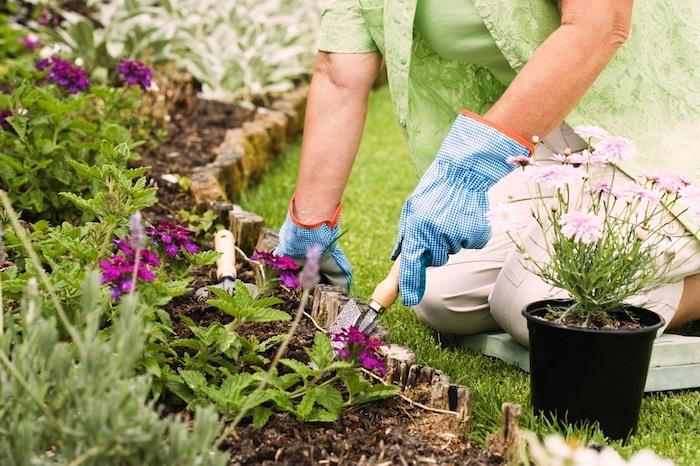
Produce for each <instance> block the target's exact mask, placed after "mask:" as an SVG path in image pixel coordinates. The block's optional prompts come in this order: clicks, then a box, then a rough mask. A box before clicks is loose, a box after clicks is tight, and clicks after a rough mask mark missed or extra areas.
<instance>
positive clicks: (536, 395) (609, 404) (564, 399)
mask: <svg viewBox="0 0 700 466" xmlns="http://www.w3.org/2000/svg"><path fill="white" fill-rule="evenodd" d="M568 304H570V301H565V300H547V301H538V302H535V303H532V304H530V305H528V306H527V307H526V308H525V309H523V311H522V314H523V315H524V316H525V318H526V319H527V327H528V331H529V335H530V396H531V400H532V407H533V409H534V411H535V414H542V415H544V416H545V417H547V418H548V419H550V420H556V422H558V423H560V424H562V425H565V424H572V425H576V424H579V425H580V424H587V425H593V424H594V423H597V424H598V425H599V426H600V428H601V430H602V431H603V432H604V433H605V435H606V436H608V437H609V438H611V439H626V438H627V437H628V436H629V435H631V434H633V433H634V432H635V430H636V428H637V422H638V421H639V408H640V406H641V403H642V395H643V394H644V385H645V384H646V378H647V372H648V370H649V359H650V358H651V349H652V345H653V343H654V338H656V332H657V330H658V329H659V328H661V326H662V325H663V324H664V319H663V318H662V317H661V316H659V315H658V314H655V313H654V312H651V311H649V310H647V309H642V308H638V307H631V306H630V307H627V308H626V311H627V312H628V313H630V315H632V316H634V318H635V320H637V321H638V322H639V323H640V324H641V328H636V329H613V330H607V329H606V330H597V329H589V328H580V327H573V326H566V325H562V324H557V323H554V322H550V321H548V320H545V319H543V318H542V316H544V315H545V314H546V313H547V307H548V306H552V307H555V308H561V307H566V306H567V305H568Z"/></svg>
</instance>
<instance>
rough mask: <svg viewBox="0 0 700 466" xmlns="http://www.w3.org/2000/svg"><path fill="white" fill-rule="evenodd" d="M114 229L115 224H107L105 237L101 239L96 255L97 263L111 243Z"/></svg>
mask: <svg viewBox="0 0 700 466" xmlns="http://www.w3.org/2000/svg"><path fill="white" fill-rule="evenodd" d="M115 228H116V223H114V222H109V223H107V232H106V234H105V237H104V238H103V239H102V244H101V245H100V250H99V251H98V253H97V260H98V261H99V260H100V258H101V257H103V256H104V254H105V251H106V250H107V246H108V245H109V244H110V243H111V242H112V234H114V229H115Z"/></svg>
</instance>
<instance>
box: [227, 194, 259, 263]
mask: <svg viewBox="0 0 700 466" xmlns="http://www.w3.org/2000/svg"><path fill="white" fill-rule="evenodd" d="M228 215H229V222H230V225H231V226H230V230H231V231H232V232H233V237H234V239H235V241H236V246H238V247H239V248H240V249H241V250H242V251H243V252H244V253H246V254H247V255H248V256H250V255H251V254H253V251H254V250H255V247H256V246H257V244H258V241H259V240H260V234H261V233H262V226H263V218H262V217H261V216H260V215H258V214H254V213H252V212H246V211H245V210H243V209H242V208H241V207H240V206H237V205H234V207H233V209H232V210H230V211H229V213H228Z"/></svg>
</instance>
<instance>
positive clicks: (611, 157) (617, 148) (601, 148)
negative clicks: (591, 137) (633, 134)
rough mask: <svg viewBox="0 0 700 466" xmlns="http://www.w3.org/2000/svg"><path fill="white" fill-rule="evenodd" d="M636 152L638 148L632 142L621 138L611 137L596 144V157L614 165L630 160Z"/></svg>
mask: <svg viewBox="0 0 700 466" xmlns="http://www.w3.org/2000/svg"><path fill="white" fill-rule="evenodd" d="M636 152H637V147H636V146H635V145H634V142H632V140H630V139H627V138H623V137H619V136H611V137H607V138H605V139H603V140H602V141H600V142H599V143H598V144H596V146H595V151H594V153H595V154H596V156H598V157H601V158H602V159H604V160H606V161H608V162H612V163H619V162H624V161H625V160H629V159H631V158H632V157H633V156H634V154H635V153H636Z"/></svg>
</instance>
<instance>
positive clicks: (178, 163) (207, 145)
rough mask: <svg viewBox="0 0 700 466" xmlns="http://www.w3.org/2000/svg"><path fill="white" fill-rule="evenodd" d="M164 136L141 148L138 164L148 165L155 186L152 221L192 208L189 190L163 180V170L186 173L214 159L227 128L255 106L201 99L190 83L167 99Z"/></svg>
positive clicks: (247, 115) (250, 115)
mask: <svg viewBox="0 0 700 466" xmlns="http://www.w3.org/2000/svg"><path fill="white" fill-rule="evenodd" d="M168 113H169V117H170V118H169V121H168V122H167V124H166V125H167V127H166V131H167V136H166V138H165V139H164V140H163V141H160V142H159V143H158V144H154V145H152V146H151V147H148V148H146V149H144V150H142V151H141V160H140V161H139V162H138V163H139V165H146V166H150V167H151V172H150V173H149V174H148V177H149V178H150V179H151V180H152V181H153V183H155V184H156V185H157V186H158V201H159V202H158V204H156V205H155V206H153V207H151V208H149V209H148V211H147V212H145V213H144V214H145V216H146V217H147V218H148V219H149V220H150V221H153V220H155V219H158V220H165V219H171V220H175V219H177V212H178V211H179V210H180V209H191V208H192V206H193V204H194V202H193V199H192V197H191V195H190V193H189V192H187V191H185V190H184V189H182V188H181V187H180V185H179V184H177V183H169V182H167V181H165V180H163V178H162V176H163V175H166V174H171V175H180V176H183V177H189V175H190V174H191V173H192V170H193V169H194V168H195V167H198V166H203V165H206V164H207V163H209V162H211V161H213V160H214V149H215V148H216V147H217V146H218V145H219V144H221V142H223V140H224V135H225V134H226V131H227V130H228V129H232V128H236V127H239V126H241V125H242V124H243V123H244V122H246V121H249V120H251V119H252V118H253V116H254V115H255V109H254V108H253V109H250V108H244V107H242V106H239V105H235V104H226V103H222V102H215V101H211V100H204V99H200V98H198V97H197V96H196V91H195V90H194V88H193V87H192V86H189V87H188V88H187V92H183V93H181V94H178V95H177V98H176V100H175V101H174V102H172V103H169V112H168Z"/></svg>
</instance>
